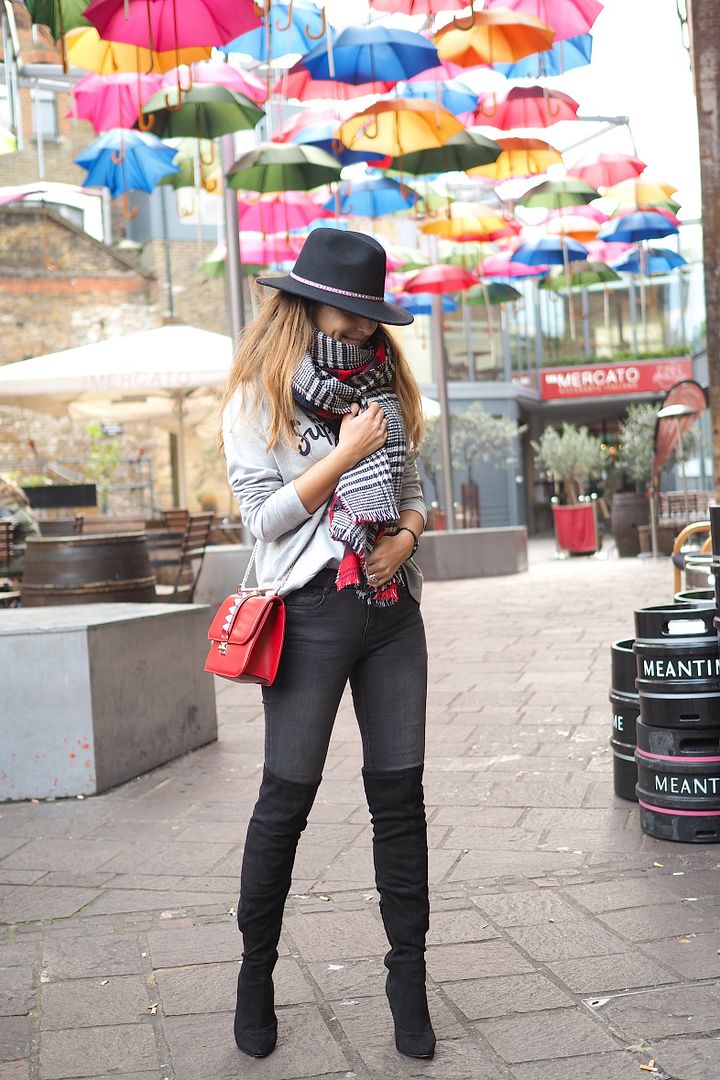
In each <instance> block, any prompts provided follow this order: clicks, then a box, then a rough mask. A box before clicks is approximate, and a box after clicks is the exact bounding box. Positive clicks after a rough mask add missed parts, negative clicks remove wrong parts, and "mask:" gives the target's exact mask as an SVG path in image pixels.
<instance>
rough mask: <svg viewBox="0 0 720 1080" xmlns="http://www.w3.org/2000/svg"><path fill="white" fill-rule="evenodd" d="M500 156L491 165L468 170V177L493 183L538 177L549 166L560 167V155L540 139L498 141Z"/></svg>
mask: <svg viewBox="0 0 720 1080" xmlns="http://www.w3.org/2000/svg"><path fill="white" fill-rule="evenodd" d="M497 144H498V146H500V147H501V148H502V153H501V154H500V156H499V157H498V158H497V159H496V160H495V161H493V162H492V164H491V165H481V166H479V168H476V169H468V170H467V173H468V176H480V177H485V178H486V179H488V180H492V181H493V182H494V183H500V181H502V180H510V179H512V178H513V177H525V176H539V175H540V174H541V173H545V172H547V170H548V169H549V168H550V166H551V165H562V154H561V153H560V151H559V150H556V149H555V147H554V146H551V145H550V143H547V142H544V141H543V140H542V139H498V142H497Z"/></svg>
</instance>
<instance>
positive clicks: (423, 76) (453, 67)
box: [407, 4, 480, 82]
mask: <svg viewBox="0 0 720 1080" xmlns="http://www.w3.org/2000/svg"><path fill="white" fill-rule="evenodd" d="M465 6H466V7H467V4H466V5H465ZM479 70H480V68H477V67H474V68H464V67H462V65H461V64H455V63H453V61H452V60H438V65H437V67H433V68H426V69H425V71H421V72H419V74H417V75H413V77H412V78H411V79H408V80H407V81H408V82H428V81H429V80H430V79H439V80H441V81H443V80H444V79H454V78H456V77H457V76H458V75H467V74H469V73H470V72H471V71H479Z"/></svg>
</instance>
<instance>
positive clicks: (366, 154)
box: [290, 120, 392, 169]
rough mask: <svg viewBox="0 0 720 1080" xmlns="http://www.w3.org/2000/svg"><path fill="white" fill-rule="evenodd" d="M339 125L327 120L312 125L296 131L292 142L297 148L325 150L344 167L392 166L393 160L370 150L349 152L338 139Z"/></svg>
mask: <svg viewBox="0 0 720 1080" xmlns="http://www.w3.org/2000/svg"><path fill="white" fill-rule="evenodd" d="M339 123H340V121H339V120H326V121H323V122H322V123H319V124H310V125H309V126H308V127H306V128H302V129H301V130H300V131H296V132H295V134H294V135H293V136H292V138H291V139H290V142H291V143H295V144H296V145H297V146H315V147H317V148H318V149H319V150H324V151H325V153H326V154H330V156H331V157H333V158H335V160H336V161H337V162H339V164H340V165H343V166H344V165H356V164H358V163H359V162H365V163H367V164H372V165H373V166H374V167H375V168H377V169H385V168H387V167H388V166H389V165H391V164H392V158H391V157H388V155H387V154H373V153H371V152H370V151H369V150H348V149H347V147H345V146H343V144H342V143H341V142H340V140H339V139H338V134H337V132H338V124H339Z"/></svg>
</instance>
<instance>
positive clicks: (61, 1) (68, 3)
mask: <svg viewBox="0 0 720 1080" xmlns="http://www.w3.org/2000/svg"><path fill="white" fill-rule="evenodd" d="M25 3H26V5H27V9H28V11H29V12H30V17H31V19H32V21H33V22H34V23H40V24H41V25H42V26H47V28H48V30H49V31H50V33H51V34H52V36H53V37H54V38H55V40H56V41H57V40H58V38H61V37H62V36H63V34H66V33H67V32H68V30H76V29H77V28H78V27H80V26H89V25H90V23H89V22H88V20H87V19H86V18H85V15H84V11H85V8H86V7H87V6H88V0H25Z"/></svg>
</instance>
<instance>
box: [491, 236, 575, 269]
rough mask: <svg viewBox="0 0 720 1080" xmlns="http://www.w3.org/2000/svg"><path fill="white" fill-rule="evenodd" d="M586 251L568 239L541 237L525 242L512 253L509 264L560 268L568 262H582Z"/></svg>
mask: <svg viewBox="0 0 720 1080" xmlns="http://www.w3.org/2000/svg"><path fill="white" fill-rule="evenodd" d="M587 257H588V250H587V248H586V247H583V245H582V244H580V243H578V241H577V240H571V239H570V238H568V239H564V238H562V237H560V236H543V237H541V238H540V239H539V240H526V241H525V243H524V244H520V246H519V247H517V248H516V249H515V251H513V253H512V255H511V256H510V261H511V262H519V263H525V265H526V266H548V265H550V266H558V265H559V266H562V265H564V264H565V263H568V262H584V261H585V260H586V259H587Z"/></svg>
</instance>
